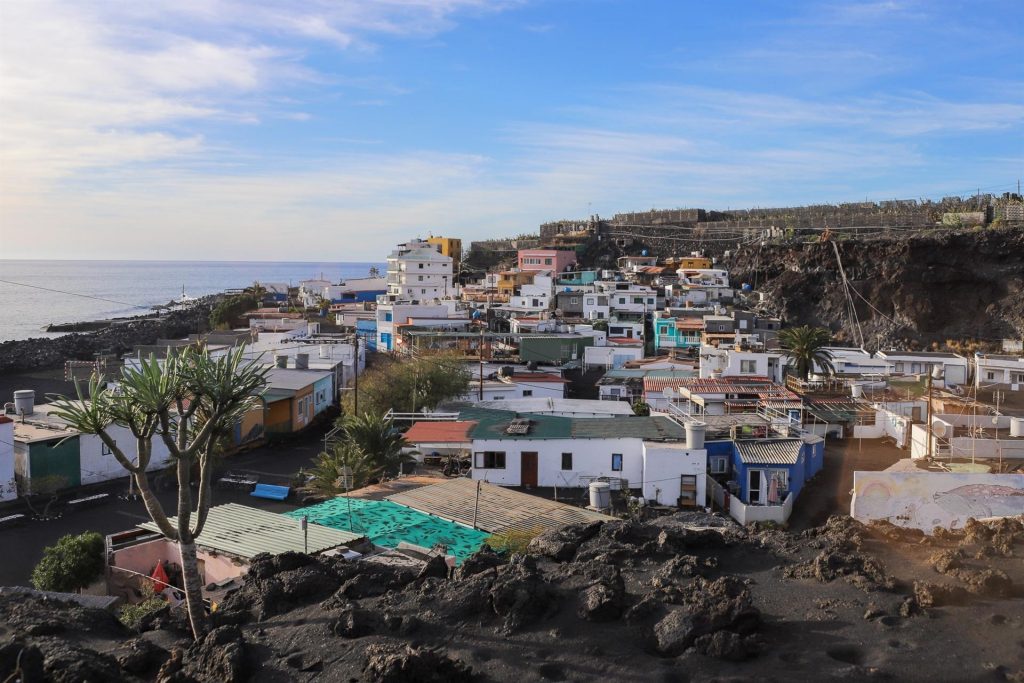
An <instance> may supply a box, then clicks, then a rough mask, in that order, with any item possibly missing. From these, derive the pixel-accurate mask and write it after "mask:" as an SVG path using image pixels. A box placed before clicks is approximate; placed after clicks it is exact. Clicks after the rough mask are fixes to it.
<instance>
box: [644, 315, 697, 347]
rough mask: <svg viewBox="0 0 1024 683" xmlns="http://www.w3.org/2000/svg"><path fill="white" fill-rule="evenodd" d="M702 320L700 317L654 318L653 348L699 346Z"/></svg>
mask: <svg viewBox="0 0 1024 683" xmlns="http://www.w3.org/2000/svg"><path fill="white" fill-rule="evenodd" d="M703 331H704V321H703V319H701V318H661V317H655V318H654V348H655V349H658V350H661V349H686V348H691V347H692V348H700V338H701V332H703Z"/></svg>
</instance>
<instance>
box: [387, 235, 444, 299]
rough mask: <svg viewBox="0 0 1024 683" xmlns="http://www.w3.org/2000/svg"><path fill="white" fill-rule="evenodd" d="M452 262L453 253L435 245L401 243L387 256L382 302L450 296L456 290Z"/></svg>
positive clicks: (417, 242)
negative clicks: (446, 252)
mask: <svg viewBox="0 0 1024 683" xmlns="http://www.w3.org/2000/svg"><path fill="white" fill-rule="evenodd" d="M452 263H453V262H452V257H451V256H444V255H443V254H440V253H438V251H437V248H436V247H435V246H434V245H432V244H428V243H427V242H424V241H423V240H412V241H410V242H406V243H405V244H399V245H398V247H397V248H396V249H395V250H394V251H392V252H391V254H390V255H389V256H388V274H387V286H388V293H387V294H386V295H384V296H383V297H381V302H382V303H387V302H396V301H404V302H411V303H417V302H420V301H430V300H431V299H444V298H448V297H449V296H451V295H453V294H455V293H456V292H457V287H456V284H455V281H454V279H453V276H452V273H453V265H452Z"/></svg>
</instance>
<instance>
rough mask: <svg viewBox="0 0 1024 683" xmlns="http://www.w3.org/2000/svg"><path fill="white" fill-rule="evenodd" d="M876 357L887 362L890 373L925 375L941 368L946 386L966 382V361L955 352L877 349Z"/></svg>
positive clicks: (967, 371)
mask: <svg viewBox="0 0 1024 683" xmlns="http://www.w3.org/2000/svg"><path fill="white" fill-rule="evenodd" d="M878 357H879V358H881V359H882V360H884V361H885V362H886V363H888V364H889V374H890V375H896V376H900V375H926V374H930V373H931V372H932V370H933V369H935V368H936V367H938V368H941V369H942V371H943V373H944V376H945V382H946V386H958V385H962V384H966V383H967V376H968V375H969V374H970V373H969V370H968V365H969V363H968V361H967V359H966V358H964V357H963V356H960V355H957V354H955V353H948V352H941V351H894V350H891V351H879V352H878Z"/></svg>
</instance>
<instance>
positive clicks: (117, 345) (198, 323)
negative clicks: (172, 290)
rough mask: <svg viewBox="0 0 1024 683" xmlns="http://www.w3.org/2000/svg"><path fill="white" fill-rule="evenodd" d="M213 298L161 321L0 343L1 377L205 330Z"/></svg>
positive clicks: (125, 322)
mask: <svg viewBox="0 0 1024 683" xmlns="http://www.w3.org/2000/svg"><path fill="white" fill-rule="evenodd" d="M212 300H213V299H212V298H207V299H203V300H201V301H200V302H198V303H197V304H195V305H194V306H191V307H190V308H188V309H184V310H180V311H172V312H171V313H168V314H167V315H165V316H162V317H160V318H135V319H128V320H117V321H110V322H109V323H108V324H106V325H105V326H104V327H102V329H97V330H95V331H92V332H74V333H71V334H66V335H64V336H61V337H34V338H32V339H19V340H16V341H6V342H2V343H0V374H5V373H11V372H25V371H29V370H45V369H49V368H55V367H59V366H61V365H63V363H64V361H67V360H93V359H94V358H95V357H96V354H112V355H120V354H122V353H125V352H127V351H130V350H131V349H132V348H133V347H135V346H138V345H140V344H152V343H154V342H156V340H157V339H176V338H179V337H185V336H187V335H189V334H191V333H195V332H204V331H206V329H207V327H208V320H209V316H210V307H211V302H212Z"/></svg>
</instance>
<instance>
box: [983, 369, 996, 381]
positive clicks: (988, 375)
mask: <svg viewBox="0 0 1024 683" xmlns="http://www.w3.org/2000/svg"><path fill="white" fill-rule="evenodd" d="M995 378H996V373H994V372H992V371H991V370H989V371H988V372H986V373H985V379H995Z"/></svg>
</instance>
